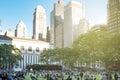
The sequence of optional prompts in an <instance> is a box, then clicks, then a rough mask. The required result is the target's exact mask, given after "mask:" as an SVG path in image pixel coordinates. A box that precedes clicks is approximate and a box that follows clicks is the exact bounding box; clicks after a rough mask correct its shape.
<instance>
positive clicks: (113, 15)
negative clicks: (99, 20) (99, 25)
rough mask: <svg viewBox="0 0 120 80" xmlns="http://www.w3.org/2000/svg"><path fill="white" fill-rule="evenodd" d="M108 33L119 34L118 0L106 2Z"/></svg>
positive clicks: (119, 15) (119, 14) (119, 10)
mask: <svg viewBox="0 0 120 80" xmlns="http://www.w3.org/2000/svg"><path fill="white" fill-rule="evenodd" d="M107 9H108V31H109V32H110V33H120V0H108V8H107Z"/></svg>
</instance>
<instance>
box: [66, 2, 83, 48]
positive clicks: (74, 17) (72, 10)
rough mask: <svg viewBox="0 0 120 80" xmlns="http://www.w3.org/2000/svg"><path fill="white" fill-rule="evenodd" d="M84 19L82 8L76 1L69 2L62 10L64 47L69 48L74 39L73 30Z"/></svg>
mask: <svg viewBox="0 0 120 80" xmlns="http://www.w3.org/2000/svg"><path fill="white" fill-rule="evenodd" d="M84 18H85V9H84V6H83V5H82V4H81V3H79V2H76V1H71V2H69V4H68V5H66V6H65V10H64V47H71V46H72V43H73V41H74V40H75V39H76V36H74V35H75V33H74V32H75V28H76V27H78V24H79V23H80V20H81V19H84Z"/></svg>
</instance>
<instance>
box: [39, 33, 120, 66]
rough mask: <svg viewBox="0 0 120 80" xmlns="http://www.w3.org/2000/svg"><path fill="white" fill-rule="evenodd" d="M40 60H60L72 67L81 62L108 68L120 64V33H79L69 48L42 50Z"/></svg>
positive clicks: (49, 61) (46, 61)
mask: <svg viewBox="0 0 120 80" xmlns="http://www.w3.org/2000/svg"><path fill="white" fill-rule="evenodd" d="M40 59H41V60H40V61H42V62H44V63H46V64H49V63H53V62H62V65H64V66H68V67H70V68H73V67H74V66H75V65H81V64H83V63H87V64H91V63H96V61H100V63H101V64H102V65H103V66H105V67H106V68H109V66H111V65H117V66H120V65H118V64H120V34H110V33H107V32H103V31H99V32H88V33H86V34H82V35H80V36H79V37H78V38H77V39H76V40H75V41H74V42H73V46H72V47H71V48H55V49H48V50H44V51H43V52H42V53H41V55H40ZM93 66H94V65H93Z"/></svg>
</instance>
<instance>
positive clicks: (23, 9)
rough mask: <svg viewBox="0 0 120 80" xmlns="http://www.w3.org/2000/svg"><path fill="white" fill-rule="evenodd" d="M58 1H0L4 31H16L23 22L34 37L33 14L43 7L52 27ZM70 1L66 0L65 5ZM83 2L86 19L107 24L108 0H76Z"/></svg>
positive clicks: (29, 34)
mask: <svg viewBox="0 0 120 80" xmlns="http://www.w3.org/2000/svg"><path fill="white" fill-rule="evenodd" d="M57 1H58V0H0V19H1V21H2V31H3V32H5V31H6V30H7V29H9V28H11V29H13V30H15V28H16V25H17V24H18V22H19V20H23V22H24V23H25V24H26V26H27V29H28V36H29V37H31V36H32V31H33V30H32V29H33V13H34V10H35V8H36V7H37V5H41V6H43V7H44V8H45V10H46V14H47V15H46V16H47V25H48V26H49V25H50V12H51V11H52V10H53V4H54V3H56V2H57ZM69 1H70V0H64V3H65V5H66V4H68V2H69ZM75 1H78V2H81V1H82V2H83V4H84V5H85V12H86V17H87V18H88V19H89V20H90V21H91V22H92V25H94V24H102V23H106V20H107V0H75Z"/></svg>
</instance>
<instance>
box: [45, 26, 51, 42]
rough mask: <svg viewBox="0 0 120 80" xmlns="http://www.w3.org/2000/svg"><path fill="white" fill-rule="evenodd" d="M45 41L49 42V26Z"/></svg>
mask: <svg viewBox="0 0 120 80" xmlns="http://www.w3.org/2000/svg"><path fill="white" fill-rule="evenodd" d="M46 42H49V43H50V27H49V26H48V27H47V34H46Z"/></svg>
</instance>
